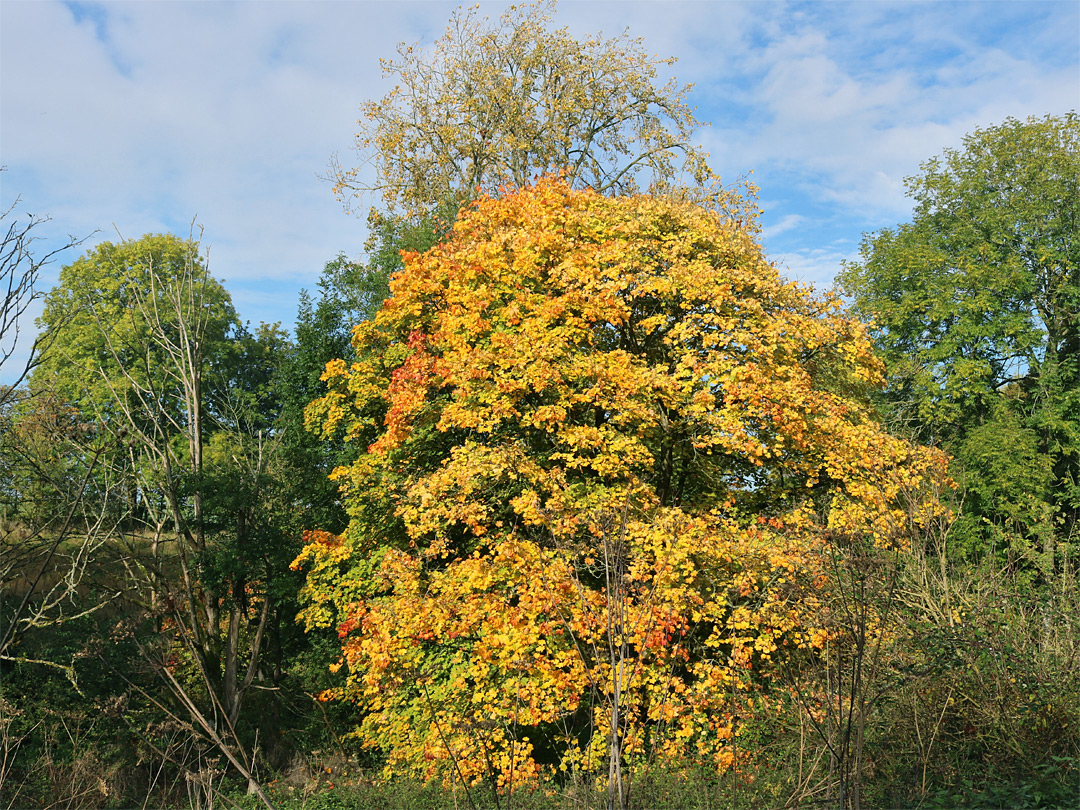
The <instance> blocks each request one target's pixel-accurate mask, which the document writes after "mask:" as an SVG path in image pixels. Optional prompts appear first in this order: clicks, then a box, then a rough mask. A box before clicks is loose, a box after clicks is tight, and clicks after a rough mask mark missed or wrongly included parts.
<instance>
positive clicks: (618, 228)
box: [295, 179, 943, 806]
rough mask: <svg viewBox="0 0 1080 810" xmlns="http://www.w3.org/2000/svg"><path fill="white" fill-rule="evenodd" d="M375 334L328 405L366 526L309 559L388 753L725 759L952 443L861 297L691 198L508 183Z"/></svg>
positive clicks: (462, 222) (436, 765)
mask: <svg viewBox="0 0 1080 810" xmlns="http://www.w3.org/2000/svg"><path fill="white" fill-rule="evenodd" d="M353 341H354V349H355V360H354V361H352V362H347V361H345V360H343V359H339V360H335V361H333V362H331V363H329V364H328V365H327V367H326V370H325V372H324V375H323V377H324V379H325V381H326V384H327V385H328V392H327V393H326V394H325V395H324V396H323V397H322V398H321V399H319V400H317V401H316V402H314V403H313V404H312V405H311V406H310V408H309V410H308V420H309V423H310V425H311V426H312V427H313V428H314V429H316V430H318V431H320V432H321V433H322V434H323V435H324V436H327V437H330V436H335V435H341V436H343V437H344V439H345V440H346V441H348V442H350V443H352V444H354V445H355V446H356V447H357V458H356V460H355V461H354V462H352V463H351V464H348V465H346V466H342V467H340V468H338V469H337V470H335V472H334V478H335V480H336V481H338V483H339V484H340V485H341V488H342V493H343V497H344V500H345V503H346V507H347V509H348V512H349V517H350V523H349V526H348V528H347V529H346V530H345V532H344V533H343V534H342V535H340V536H337V535H332V534H329V533H325V532H312V533H310V534H309V536H308V540H309V543H308V545H307V546H306V548H305V549H304V551H303V553H302V554H301V555H300V557H299V558H298V559H297V561H296V563H295V565H297V566H301V567H304V568H305V569H306V570H307V576H308V579H307V585H306V587H305V589H304V593H303V597H304V599H305V600H306V603H307V605H306V608H305V610H304V612H303V617H304V619H305V621H306V623H307V625H308V626H309V627H316V626H335V627H337V629H338V633H339V635H340V637H341V640H342V660H341V662H340V664H339V666H341V667H345V668H346V669H347V673H348V677H347V685H346V686H344V687H343V688H341V689H336V690H329V691H328V692H327V693H326V694H325V697H326V698H328V699H336V700H346V701H352V702H355V703H356V704H357V705H358V706H359V707H361V715H360V722H359V726H358V728H357V730H356V734H357V735H358V736H359V737H360V739H362V740H363V741H364V743H365V744H367V745H369V746H372V747H374V748H377V749H379V750H382V751H383V752H384V753H385V755H386V756H387V758H388V759H387V762H388V765H387V768H388V772H390V773H400V772H403V771H405V772H412V773H417V774H420V775H423V776H426V777H435V776H439V777H443V778H446V779H448V780H463V781H464V782H465V784H466V785H474V784H477V783H478V782H481V781H486V782H487V783H488V784H489V786H491V787H493V788H494V789H495V790H496V791H497V792H498V791H499V790H505V789H509V788H511V787H512V786H514V785H517V784H520V783H523V782H527V781H530V780H531V779H534V778H535V777H536V776H537V775H538V774H540V773H541V772H543V771H545V769H553V770H555V771H556V772H560V773H564V774H565V773H567V772H578V773H583V774H585V775H588V774H593V775H596V774H597V773H598V772H600V771H601V769H602V770H603V771H606V772H608V773H609V774H615V771H616V770H617V769H619V768H625V770H626V773H627V774H632V773H633V772H634V771H635V770H636V769H638V768H640V766H641V764H642V763H643V762H644V761H646V760H647V759H648V758H650V757H653V756H657V755H663V756H664V757H665V758H666V759H667V760H668V761H670V762H673V763H695V764H707V765H708V766H710V767H714V768H717V769H720V770H723V769H725V768H726V767H728V766H730V765H731V763H732V762H733V759H734V746H733V739H734V737H735V736H737V735H738V734H739V732H740V728H741V725H740V723H739V722H738V721H737V719H736V716H735V714H734V707H733V704H732V698H731V696H732V694H733V693H736V694H738V695H742V696H745V695H746V694H747V693H748V691H750V690H751V689H753V688H756V687H759V686H761V685H762V682H763V681H762V679H765V678H767V677H768V672H769V666H770V663H769V662H770V659H772V658H773V656H776V655H779V654H781V651H782V650H784V649H788V648H806V649H813V648H814V647H815V645H818V644H820V643H822V635H821V634H819V633H815V632H814V628H813V626H812V623H811V622H810V620H809V618H808V616H810V615H811V614H812V613H813V612H815V610H816V605H817V604H818V602H819V589H820V587H821V586H822V584H823V579H822V578H821V576H820V574H821V568H820V565H819V561H820V559H821V558H820V556H819V552H820V550H821V548H822V547H823V544H824V543H826V542H828V537H839V536H847V535H851V534H858V535H859V536H865V537H869V538H871V539H872V540H873V542H875V543H877V544H880V545H890V544H898V543H902V542H903V537H902V535H900V534H898V532H897V531H896V528H895V527H896V526H897V525H900V524H901V523H902V522H903V521H902V520H901V519H900V517H898V513H903V520H906V519H907V516H908V513H907V512H904V510H903V509H902V508H901V507H900V506H898V505H897V503H896V502H895V497H896V496H897V495H898V494H899V493H900V492H901V490H903V491H905V492H910V491H913V490H917V489H918V488H919V487H920V486H921V484H922V482H925V481H926V480H928V479H930V478H934V477H935V476H938V475H940V472H941V466H942V464H943V461H942V457H941V456H939V455H937V454H935V453H933V452H931V451H927V450H924V449H920V448H918V447H915V446H912V445H909V444H907V443H905V442H903V441H901V440H898V439H895V438H891V437H889V436H888V435H886V434H885V433H884V432H883V430H882V429H881V428H880V427H879V425H878V424H877V423H876V422H875V421H874V418H873V408H872V406H871V403H870V401H869V392H870V391H871V390H872V389H874V388H875V387H876V386H878V385H879V384H880V383H881V372H882V370H881V365H880V363H879V362H878V361H877V360H876V359H875V358H874V356H873V354H872V352H871V345H870V341H869V338H868V337H867V335H866V332H865V330H864V328H863V327H862V326H861V325H860V324H859V323H858V322H857V321H855V320H853V319H851V318H849V317H847V316H846V315H845V314H844V312H843V311H842V309H841V307H840V304H839V303H838V302H837V301H836V300H834V299H831V298H828V297H826V298H817V297H815V296H814V295H813V294H812V293H811V292H810V291H808V290H806V289H804V288H802V287H800V286H799V285H797V284H795V283H791V282H787V281H785V280H784V279H782V278H781V277H780V275H779V274H778V272H777V270H776V269H775V267H774V266H773V265H771V264H769V263H768V262H767V261H766V260H765V259H764V258H763V256H762V254H761V251H760V248H759V246H758V245H757V244H756V243H755V241H754V239H753V238H752V236H750V235H749V234H748V233H747V232H746V231H745V230H744V229H741V228H739V227H738V226H737V225H736V224H735V223H733V222H731V221H730V220H725V219H724V218H722V217H721V216H720V215H718V214H717V213H716V212H715V211H711V210H706V209H704V208H701V207H697V206H694V205H691V204H689V203H686V202H680V201H677V200H675V199H673V198H670V197H653V196H620V197H606V196H604V195H602V194H600V193H598V192H596V191H594V190H580V191H579V190H574V189H572V188H571V186H570V185H569V184H568V183H566V182H565V181H560V180H554V179H544V180H542V181H540V182H539V183H537V184H536V185H535V186H533V187H528V188H524V189H521V190H519V191H515V192H509V193H507V194H506V195H505V196H504V197H503V198H502V199H491V198H484V199H481V200H480V201H478V202H477V203H475V204H474V205H473V206H471V207H470V208H469V209H468V210H467V211H466V212H465V213H464V214H463V215H462V216H461V217H460V218H459V220H458V221H457V223H456V224H455V226H454V228H453V230H452V232H451V233H450V235H449V236H448V238H447V239H446V240H445V241H444V242H442V243H441V244H439V245H437V246H435V247H433V248H432V249H430V250H428V251H427V252H424V253H412V254H408V255H406V256H405V266H404V269H403V270H402V271H401V272H400V273H398V274H396V275H395V276H394V277H393V278H392V280H391V298H390V299H389V301H388V302H387V303H386V306H385V307H384V308H383V309H382V310H380V311H379V312H378V313H377V314H376V316H375V318H374V319H373V320H372V321H369V322H364V323H361V324H360V325H359V326H358V327H357V328H356V330H355V332H354V337H353ZM920 503H921V504H922V505H921V506H920V509H922V508H925V509H927V510H930V511H932V510H933V506H932V505H931V504H930V503H923V502H920ZM916 517H917V516H916ZM741 699H742V698H740V700H741ZM625 787H626V788H628V785H627V786H625ZM627 800H628V795H627V793H626V790H625V789H623V790H620V791H619V792H618V795H613V796H612V801H611V804H612V805H613V806H625V804H626V802H627Z"/></svg>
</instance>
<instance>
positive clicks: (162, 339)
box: [31, 235, 290, 801]
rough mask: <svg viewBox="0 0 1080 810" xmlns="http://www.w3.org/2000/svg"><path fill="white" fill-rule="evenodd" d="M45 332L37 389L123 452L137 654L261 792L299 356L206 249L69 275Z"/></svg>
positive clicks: (112, 460)
mask: <svg viewBox="0 0 1080 810" xmlns="http://www.w3.org/2000/svg"><path fill="white" fill-rule="evenodd" d="M40 324H41V325H42V326H43V327H44V328H46V329H49V330H53V331H54V332H55V334H56V346H57V347H58V350H57V351H56V352H55V353H53V354H51V355H49V356H47V357H45V358H44V359H43V361H42V363H41V364H40V365H39V366H38V368H37V369H36V370H35V372H34V375H33V378H32V380H31V383H32V388H39V389H42V390H45V389H48V390H50V391H52V392H54V394H55V395H56V396H57V397H58V398H59V399H60V400H61V401H63V402H64V403H65V404H66V405H68V406H70V407H72V408H74V409H76V410H77V411H78V413H79V414H81V415H82V418H84V419H87V418H89V419H92V420H93V422H95V423H96V424H98V425H101V426H102V429H103V430H104V431H106V432H107V433H108V434H109V435H111V436H112V437H115V439H116V440H117V445H118V448H119V451H118V452H115V453H113V454H111V456H110V457H109V458H108V459H107V464H106V465H105V468H106V474H107V475H108V476H110V477H111V478H113V479H117V478H118V479H119V480H121V481H123V483H124V485H125V489H126V492H127V497H126V498H125V499H118V501H119V503H118V504H117V507H118V509H119V511H120V517H119V518H118V520H117V522H116V524H115V525H116V526H117V527H122V528H123V529H124V532H123V533H120V532H117V533H115V534H114V536H113V537H112V538H111V539H112V541H113V545H114V546H116V547H121V546H122V547H123V548H124V549H125V551H126V557H125V565H124V569H125V570H126V572H127V577H126V581H125V583H124V585H125V588H126V591H127V595H128V599H129V600H130V602H129V604H130V610H129V614H130V618H131V620H132V621H133V622H142V623H143V624H142V626H140V627H136V628H134V629H133V632H134V633H135V634H136V638H137V639H138V640H139V647H140V649H141V650H142V653H143V655H144V657H145V659H146V660H147V661H148V662H150V663H151V664H152V665H153V667H154V670H155V671H156V672H157V674H158V675H159V676H160V680H161V684H162V686H163V688H164V692H163V694H164V695H167V696H168V700H169V701H170V703H171V706H172V707H173V708H172V711H174V712H176V713H177V714H178V716H181V717H185V718H187V719H188V722H190V723H191V725H192V727H193V728H194V729H195V730H196V732H197V733H198V734H199V735H201V736H202V737H203V738H204V739H205V740H206V741H207V742H208V743H209V744H212V745H213V746H215V747H216V748H217V749H218V750H219V751H220V753H222V754H223V755H225V757H227V758H228V760H229V761H230V763H231V764H232V765H233V767H234V768H235V769H236V771H238V772H239V773H240V774H242V775H243V776H244V777H246V778H247V779H248V781H249V784H250V785H251V786H252V788H253V789H254V790H255V791H256V792H260V791H261V788H260V787H259V786H258V784H257V783H256V782H255V780H254V779H253V777H252V772H251V767H252V762H253V760H252V749H251V746H252V744H253V740H254V739H255V737H254V734H255V732H256V730H257V729H258V728H259V727H260V726H261V725H263V722H262V721H263V720H265V719H266V717H267V715H266V714H265V713H263V714H260V715H259V716H258V717H255V718H254V719H252V718H249V717H245V716H243V715H242V713H241V709H242V707H243V706H244V705H245V702H246V701H248V699H249V696H250V694H251V692H252V689H253V684H255V683H256V679H264V678H265V677H266V675H267V672H266V667H265V661H264V660H263V656H264V654H265V652H266V650H267V647H268V636H267V630H268V628H271V627H273V626H274V624H275V621H276V616H277V612H278V610H279V608H280V607H281V605H280V603H281V601H282V599H281V594H282V589H281V587H280V585H279V583H280V580H282V579H288V578H289V576H290V575H289V574H288V571H287V568H286V565H285V560H287V558H288V550H287V546H286V543H287V536H286V534H285V532H284V531H283V528H282V525H281V523H280V521H279V520H278V518H279V517H280V514H281V513H282V512H284V511H286V510H285V509H282V508H280V504H279V508H278V509H277V512H276V513H275V510H274V508H273V504H274V495H275V493H276V492H278V491H280V487H277V486H275V485H274V480H273V476H272V470H273V461H274V458H275V453H274V449H275V447H274V445H275V437H274V433H273V430H272V428H273V425H274V419H275V416H276V413H277V412H278V411H279V410H280V406H279V404H278V403H277V402H276V393H275V390H274V385H273V377H274V375H275V365H276V363H277V362H278V360H277V356H278V355H279V354H280V353H282V352H284V351H286V350H287V341H286V340H285V337H284V335H283V333H282V332H281V331H280V329H277V328H275V327H267V326H265V325H264V326H262V327H260V328H259V330H258V331H257V332H256V333H255V334H251V333H250V332H249V331H248V330H247V329H246V328H243V327H241V325H240V322H239V319H238V318H237V316H236V312H235V310H234V308H233V306H232V301H231V299H230V297H229V294H228V292H227V291H226V290H225V288H224V287H223V286H222V285H221V284H220V282H218V281H217V280H216V279H215V278H213V277H212V276H211V275H210V274H209V272H208V270H207V267H206V264H205V261H204V260H203V258H202V256H201V255H200V252H199V244H198V243H197V242H196V241H193V240H184V239H180V238H178V237H175V236H171V235H158V236H146V237H143V238H142V239H139V240H134V241H127V242H122V243H119V244H111V243H105V244H102V245H101V246H99V247H98V248H96V249H95V250H93V251H90V252H89V253H88V254H87V255H85V256H83V257H82V258H81V259H79V260H78V261H76V262H74V263H73V264H71V265H69V266H67V267H65V268H63V270H62V271H61V274H60V284H59V285H58V286H57V287H56V288H54V289H53V290H52V291H51V292H50V293H49V294H48V296H47V297H46V305H45V310H44V313H43V315H42V317H41V319H40ZM286 609H288V603H287V602H286ZM157 699H158V700H161V698H160V697H159V698H157ZM267 801H268V800H267Z"/></svg>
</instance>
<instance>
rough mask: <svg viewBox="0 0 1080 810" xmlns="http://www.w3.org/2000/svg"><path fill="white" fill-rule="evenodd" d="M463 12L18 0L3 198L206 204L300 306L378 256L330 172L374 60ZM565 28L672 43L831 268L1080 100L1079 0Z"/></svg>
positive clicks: (658, 19)
mask: <svg viewBox="0 0 1080 810" xmlns="http://www.w3.org/2000/svg"><path fill="white" fill-rule="evenodd" d="M456 6H457V3H455V2H438V3H429V2H425V3H385V2H246V3H205V2H173V3H146V2H143V3H112V2H110V3H104V4H95V5H89V6H80V5H76V6H72V7H70V8H69V7H68V6H65V5H64V4H62V3H59V2H37V1H33V2H27V1H25V0H4V2H3V3H0V23H2V25H0V36H2V41H0V59H2V65H0V76H2V81H3V84H2V88H0V89H2V92H0V102H2V110H0V113H2V114H0V146H2V150H3V155H2V160H3V162H4V163H5V164H7V165H8V166H9V168H10V171H9V172H7V173H6V174H7V176H6V177H4V179H3V188H2V194H3V200H4V201H9V200H10V199H12V198H13V197H14V196H15V194H16V193H19V192H21V193H22V194H23V197H24V199H25V200H26V204H27V206H28V207H29V209H30V210H34V211H35V212H40V213H49V214H51V216H52V217H53V222H52V223H50V228H51V229H52V232H53V233H55V234H58V235H63V234H67V233H75V234H80V235H82V234H86V233H88V232H90V231H92V230H93V229H95V228H100V229H102V233H101V234H100V236H99V238H115V234H114V233H113V231H112V227H113V225H114V224H115V226H116V228H118V229H119V230H120V231H121V232H122V233H123V234H124V235H126V236H138V235H140V234H142V233H144V232H150V231H162V230H171V231H176V232H181V233H186V230H187V227H188V224H189V223H190V221H191V218H192V217H193V216H194V215H196V214H198V217H199V221H200V222H201V223H202V224H203V225H204V226H205V228H206V241H207V243H209V244H211V245H212V256H213V258H212V263H213V270H214V272H215V273H216V274H218V275H220V276H223V277H225V278H226V279H228V281H229V286H230V289H231V290H232V292H233V295H234V298H235V299H236V301H237V305H238V307H239V309H240V311H241V312H242V314H243V315H244V316H245V317H247V318H250V319H252V320H259V319H266V320H284V321H286V322H289V321H290V320H291V318H292V316H293V315H294V313H295V305H296V298H295V296H296V291H297V289H298V288H299V287H300V286H309V287H310V286H312V285H313V284H314V282H315V281H316V279H317V277H318V274H319V272H320V270H321V268H322V265H323V263H324V262H325V261H326V260H328V259H330V258H332V257H333V256H334V255H336V253H337V252H338V251H339V250H344V251H346V252H347V253H351V254H358V253H359V252H360V251H361V248H362V244H363V240H364V235H365V234H364V227H363V222H362V221H360V220H357V219H355V218H351V217H349V216H347V215H345V214H344V213H343V212H342V210H341V207H340V205H339V204H338V203H337V202H336V201H335V200H334V199H333V197H332V195H331V193H330V188H329V186H328V184H326V183H324V182H321V181H320V180H319V179H318V175H319V174H320V173H322V172H324V171H325V170H326V166H327V161H328V158H329V156H330V155H331V153H333V152H340V153H341V155H342V159H343V160H344V161H346V162H348V161H349V160H351V159H352V157H353V156H352V154H351V153H350V151H349V149H350V146H351V144H352V137H353V134H354V132H355V129H356V127H355V120H356V118H357V116H358V108H359V105H360V103H361V102H362V101H363V100H365V99H368V98H378V97H381V96H382V95H383V94H384V93H385V92H386V91H387V90H388V89H389V86H390V84H391V82H390V81H389V80H388V79H386V78H385V77H383V76H382V75H381V71H380V68H379V63H378V59H379V57H387V56H392V55H393V54H394V53H395V49H396V46H397V44H398V42H401V41H406V42H410V43H411V42H415V41H417V40H419V39H423V40H424V41H426V42H428V43H430V42H432V41H433V40H434V39H436V38H438V37H439V36H440V35H441V34H442V32H443V30H444V29H445V27H446V23H447V20H448V18H449V16H450V14H451V13H452V12H453V10H454V9H455V8H456ZM503 8H505V4H504V3H495V4H485V5H484V6H483V7H482V8H481V13H487V14H489V15H490V16H492V17H497V16H498V14H499V13H500V12H501V10H502V9H503ZM72 9H74V11H73V10H72ZM555 24H556V25H568V26H569V27H570V28H571V30H572V31H574V32H575V33H578V34H585V33H594V32H596V31H598V30H600V29H603V31H604V33H605V35H607V36H613V35H617V34H619V33H621V31H622V30H623V28H624V27H629V29H630V33H631V35H633V36H641V37H642V38H643V40H644V43H645V48H646V50H647V51H648V52H650V53H653V54H655V55H657V56H659V57H666V56H678V57H679V62H678V64H676V65H675V66H674V67H672V68H670V69H668V70H667V71H666V72H665V70H663V69H662V70H661V77H662V78H664V79H666V78H667V76H668V75H670V74H672V73H674V74H675V75H677V76H678V77H679V79H680V80H682V81H685V82H692V83H695V84H696V89H695V91H694V95H693V96H692V98H691V99H690V101H691V103H692V104H695V103H696V104H697V105H698V106H699V109H698V117H699V118H702V119H704V120H711V121H713V122H714V126H713V127H711V128H708V129H705V130H703V131H702V132H701V141H702V143H703V144H704V146H705V148H706V149H708V150H709V151H711V152H712V154H713V159H714V163H715V165H716V166H717V168H718V169H719V170H720V171H721V173H722V174H723V175H724V176H726V177H729V178H733V177H736V176H739V175H742V174H745V173H746V172H748V171H750V170H753V171H754V172H755V174H754V178H755V180H756V181H757V182H758V183H759V184H761V185H762V186H763V195H764V196H765V197H766V198H768V200H769V204H768V205H767V206H765V207H766V209H767V214H766V216H765V224H766V230H765V234H764V235H765V238H766V240H767V242H768V244H769V246H770V249H771V250H773V251H775V257H777V258H779V259H780V260H781V262H785V263H786V264H787V265H788V267H789V268H790V271H791V273H792V274H793V275H794V276H796V277H803V278H806V279H809V280H813V281H816V282H818V283H819V284H820V283H827V281H828V279H829V278H830V277H831V274H832V272H834V271H835V269H836V267H837V263H838V262H839V260H840V259H842V258H846V257H850V255H851V254H853V252H854V247H853V246H854V245H855V244H856V243H857V241H858V238H859V234H860V233H861V232H862V231H864V230H869V229H873V228H877V227H881V226H883V225H888V224H892V223H894V222H896V221H898V220H901V219H904V218H906V216H907V213H908V211H909V210H910V208H909V203H908V201H907V200H906V199H905V197H904V187H903V178H904V177H905V176H907V175H910V174H913V173H914V172H916V171H917V170H918V166H919V163H920V162H921V161H923V160H925V159H926V158H928V157H930V156H932V155H935V154H938V153H940V152H941V150H942V149H943V148H944V147H947V146H951V147H956V146H959V145H960V143H961V139H962V136H963V134H964V133H965V132H969V131H971V130H972V129H973V128H975V127H978V126H987V125H992V124H994V123H997V122H999V121H1001V120H1002V119H1003V118H1005V117H1006V116H1009V115H1012V116H1015V117H1025V116H1027V115H1033V114H1034V115H1042V114H1045V113H1061V112H1064V111H1066V110H1067V109H1071V108H1075V107H1076V106H1077V99H1078V98H1080V78H1078V68H1077V62H1078V59H1077V53H1078V51H1080V31H1078V27H1080V17H1078V11H1077V7H1076V5H1075V4H1074V3H1039V2H1029V3H1023V4H1016V3H974V4H933V3H922V4H912V3H899V4H897V3H781V2H777V3H751V2H746V3H738V2H725V3H715V2H675V3H659V2H640V3H625V2H620V3H613V2H563V3H562V5H561V6H560V7H559V9H558V14H557V17H556V20H555ZM72 258H73V257H72Z"/></svg>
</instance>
